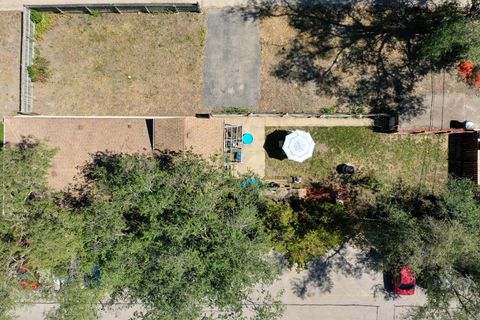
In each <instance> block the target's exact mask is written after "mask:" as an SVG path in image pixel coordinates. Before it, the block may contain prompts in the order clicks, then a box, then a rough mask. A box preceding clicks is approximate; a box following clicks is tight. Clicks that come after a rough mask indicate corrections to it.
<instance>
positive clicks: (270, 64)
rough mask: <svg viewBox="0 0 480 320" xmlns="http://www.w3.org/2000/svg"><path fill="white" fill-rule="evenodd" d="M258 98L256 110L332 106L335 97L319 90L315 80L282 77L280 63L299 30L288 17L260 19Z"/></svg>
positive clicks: (305, 109) (317, 109) (310, 110)
mask: <svg viewBox="0 0 480 320" xmlns="http://www.w3.org/2000/svg"><path fill="white" fill-rule="evenodd" d="M260 39H261V59H262V60H261V61H262V62H261V84H262V85H261V99H260V104H259V110H261V111H266V112H268V111H276V112H307V113H320V112H321V111H322V109H324V108H329V107H331V106H333V105H334V104H335V102H336V99H335V98H332V97H328V96H326V95H321V94H318V92H317V85H316V83H315V82H314V81H311V82H307V83H300V82H296V81H289V80H288V79H282V77H281V74H279V70H278V68H279V65H280V64H281V62H282V61H284V60H285V59H288V57H287V55H288V52H289V51H290V50H291V49H292V48H293V46H294V43H295V41H294V40H295V39H301V36H300V34H299V32H298V31H297V30H296V29H294V28H293V27H292V26H290V25H289V18H288V17H265V18H262V20H261V22H260Z"/></svg>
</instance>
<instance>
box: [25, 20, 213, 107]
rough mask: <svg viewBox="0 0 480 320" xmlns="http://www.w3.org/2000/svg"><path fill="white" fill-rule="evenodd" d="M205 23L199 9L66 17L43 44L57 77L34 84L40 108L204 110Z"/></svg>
mask: <svg viewBox="0 0 480 320" xmlns="http://www.w3.org/2000/svg"><path fill="white" fill-rule="evenodd" d="M205 28H206V24H205V16H204V15H203V14H197V13H178V14H158V15H151V14H134V13H132V14H130V13H127V14H121V15H120V14H103V15H101V16H99V17H94V16H89V15H75V14H71V15H61V16H59V17H57V18H56V19H54V23H53V26H51V28H50V29H49V30H48V31H47V32H45V34H44V36H43V39H42V40H41V41H40V42H39V49H40V52H41V55H42V56H43V57H45V58H46V59H48V60H49V61H50V72H51V76H50V78H49V80H48V82H47V83H40V84H37V83H36V84H35V86H34V109H35V112H36V113H40V114H50V115H187V114H189V115H190V114H193V113H195V112H202V111H203V110H202V89H203V52H204V48H203V47H204V41H205V40H204V39H205V35H204V33H205Z"/></svg>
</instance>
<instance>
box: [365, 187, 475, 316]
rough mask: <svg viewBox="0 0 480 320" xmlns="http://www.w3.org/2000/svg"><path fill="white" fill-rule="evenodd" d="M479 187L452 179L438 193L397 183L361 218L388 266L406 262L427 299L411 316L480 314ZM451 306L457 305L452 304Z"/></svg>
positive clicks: (403, 264)
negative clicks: (424, 290)
mask: <svg viewBox="0 0 480 320" xmlns="http://www.w3.org/2000/svg"><path fill="white" fill-rule="evenodd" d="M479 195H480V194H479V189H478V186H476V185H474V184H473V183H472V182H470V181H469V180H456V179H451V180H450V181H449V182H448V183H447V185H446V186H445V189H444V190H443V191H442V192H441V193H440V194H432V193H429V192H425V191H424V190H423V191H422V190H421V189H411V188H406V187H404V186H401V185H398V186H396V187H395V188H394V189H393V190H392V191H390V192H388V193H387V195H382V196H380V197H379V198H378V199H377V203H376V204H375V206H374V207H373V208H372V210H371V211H370V213H369V215H368V216H367V217H366V218H365V219H364V223H363V226H364V227H363V230H365V233H364V236H365V239H366V240H367V241H368V243H369V244H371V245H373V246H374V247H375V248H376V249H377V250H379V252H380V253H381V255H382V259H383V267H384V269H386V270H398V269H399V268H400V267H402V266H405V265H408V266H409V267H410V268H412V269H413V270H414V271H415V272H416V274H417V276H418V282H419V284H420V285H421V286H423V287H424V288H425V289H426V293H427V297H428V303H427V304H426V305H425V306H423V307H421V308H419V309H416V310H415V311H414V312H413V313H412V314H411V316H412V317H413V318H415V319H427V318H428V319H437V318H438V319H474V318H476V317H477V316H478V314H480V290H479V289H480V288H479V284H480V272H479V270H480V202H479V199H480V198H479ZM453 307H455V308H453Z"/></svg>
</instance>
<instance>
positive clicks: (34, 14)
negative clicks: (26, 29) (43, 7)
mask: <svg viewBox="0 0 480 320" xmlns="http://www.w3.org/2000/svg"><path fill="white" fill-rule="evenodd" d="M30 20H32V22H33V23H35V24H39V23H41V22H42V20H43V15H42V14H41V13H40V12H38V11H37V10H31V11H30Z"/></svg>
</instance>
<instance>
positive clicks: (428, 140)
mask: <svg viewBox="0 0 480 320" xmlns="http://www.w3.org/2000/svg"><path fill="white" fill-rule="evenodd" d="M276 129H279V130H288V128H267V129H266V134H267V135H268V134H270V133H272V132H274V131H275V130H276ZM302 130H305V131H308V132H310V134H311V135H312V137H313V139H314V140H315V142H316V151H315V153H314V156H313V158H311V159H309V160H306V161H305V162H303V163H297V162H293V161H289V160H286V159H285V160H277V159H273V158H269V157H268V155H267V156H266V158H267V160H266V176H267V177H269V178H282V177H286V176H292V175H298V176H301V177H302V178H304V179H308V180H312V181H322V180H323V179H326V178H328V177H329V176H330V175H331V174H332V173H334V172H335V168H336V166H337V165H338V164H341V163H351V164H353V165H354V166H355V167H356V168H357V171H358V172H362V173H365V174H369V175H373V176H375V177H376V178H377V179H379V180H380V181H382V182H384V183H387V184H389V183H392V182H395V181H397V180H398V179H399V178H401V179H402V180H404V181H405V182H406V183H408V184H412V185H416V184H418V183H425V184H426V185H427V186H436V185H439V184H440V183H442V182H443V181H445V180H446V179H447V176H448V172H447V171H448V161H447V147H448V137H447V135H406V134H405V135H399V134H385V133H376V132H373V131H372V130H371V129H370V128H366V127H331V128H318V127H316V128H311V127H310V128H303V129H302Z"/></svg>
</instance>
